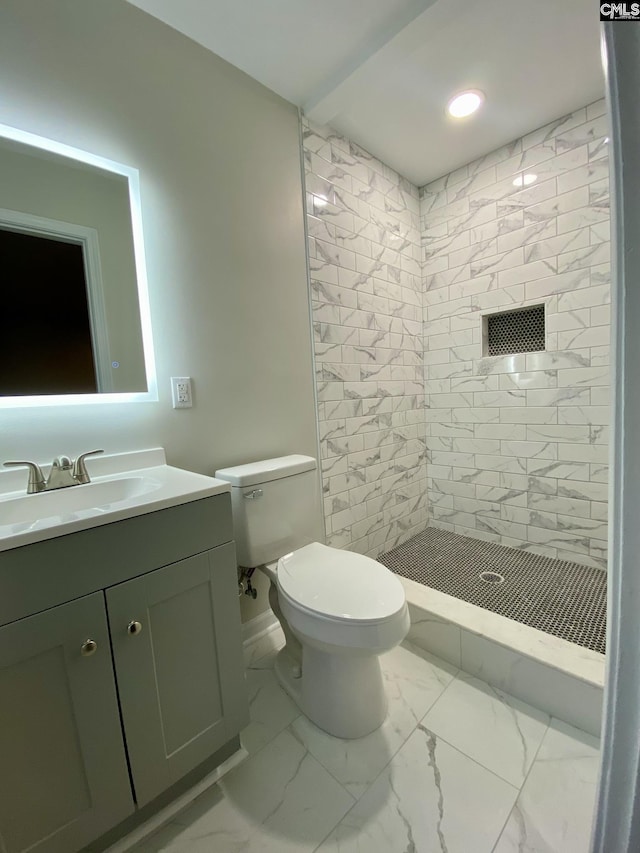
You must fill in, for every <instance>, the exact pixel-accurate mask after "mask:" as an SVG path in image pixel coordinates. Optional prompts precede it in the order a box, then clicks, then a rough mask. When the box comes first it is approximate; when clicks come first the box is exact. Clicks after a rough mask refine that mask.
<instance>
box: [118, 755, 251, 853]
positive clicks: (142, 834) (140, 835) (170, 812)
mask: <svg viewBox="0 0 640 853" xmlns="http://www.w3.org/2000/svg"><path fill="white" fill-rule="evenodd" d="M248 755H249V753H248V752H247V751H246V749H244V748H240V749H239V750H237V751H236V752H234V753H233V755H231V756H230V757H229V758H227V760H226V761H223V762H222V764H221V765H220V766H219V767H216V769H215V770H213V771H212V772H211V773H208V774H207V775H206V776H205V777H204V779H201V780H200V781H199V782H197V783H196V784H195V785H194V786H193V787H192V788H189V790H188V791H185V792H184V794H181V795H180V796H179V797H176V799H175V800H172V802H170V803H169V805H167V806H165V807H164V808H163V809H160V811H159V812H157V813H156V814H154V815H152V816H151V817H150V818H149V820H146V821H145V822H144V823H141V824H140V826H137V827H136V828H135V829H134V830H133V831H132V832H130V833H129V834H128V835H125V837H124V838H121V839H120V841H116V843H115V844H113V845H112V846H111V847H109V848H108V849H107V850H106V851H105V853H126V851H127V850H130V849H131V848H132V847H133V846H134V845H136V844H139V843H140V842H141V841H144V839H145V838H148V837H149V836H150V835H152V834H153V833H154V832H156V830H158V829H160V827H161V826H164V825H165V824H167V823H170V822H171V820H172V819H173V818H174V817H175V816H176V815H177V814H178V813H179V812H181V811H182V810H183V809H184V808H186V806H188V805H190V804H191V803H192V802H193V801H194V800H195V799H196V798H197V797H199V796H200V794H202V793H203V791H206V790H207V789H208V788H211V787H212V786H213V785H215V784H216V783H217V782H219V781H220V780H221V779H222V777H223V776H225V775H226V774H227V773H228V772H229V771H230V770H233V768H234V767H237V766H238V764H240V763H241V762H242V761H244V760H245V758H247V757H248Z"/></svg>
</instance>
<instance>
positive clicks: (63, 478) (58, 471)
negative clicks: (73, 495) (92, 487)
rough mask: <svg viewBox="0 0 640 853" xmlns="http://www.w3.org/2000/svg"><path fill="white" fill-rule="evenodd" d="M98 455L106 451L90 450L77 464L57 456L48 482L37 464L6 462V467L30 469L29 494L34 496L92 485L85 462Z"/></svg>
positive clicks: (81, 455) (64, 457) (80, 457)
mask: <svg viewBox="0 0 640 853" xmlns="http://www.w3.org/2000/svg"><path fill="white" fill-rule="evenodd" d="M98 453H104V450H89V451H88V452H87V453H81V454H80V456H78V458H77V459H76V461H75V462H72V461H71V459H69V457H68V456H56V458H55V459H54V460H53V462H52V464H51V469H50V471H49V476H48V477H47V479H46V480H45V478H44V474H43V473H42V468H41V467H40V466H39V465H36V463H35V462H5V463H4V465H5V467H7V468H10V467H15V466H18V465H21V466H26V467H27V468H28V469H29V480H28V481H27V494H28V495H33V494H36V493H37V492H48V491H50V490H51V489H66V488H67V487H68V486H80V485H82V484H84V483H90V482H91V480H90V478H89V473H88V471H87V466H86V465H85V464H84V460H85V459H86V458H87V456H95V455H96V454H98Z"/></svg>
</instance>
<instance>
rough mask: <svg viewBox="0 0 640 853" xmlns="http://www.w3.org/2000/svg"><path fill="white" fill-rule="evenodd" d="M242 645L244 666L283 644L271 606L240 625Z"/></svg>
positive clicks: (278, 625) (282, 636) (280, 629)
mask: <svg viewBox="0 0 640 853" xmlns="http://www.w3.org/2000/svg"><path fill="white" fill-rule="evenodd" d="M242 645H243V647H244V665H245V667H249V666H251V664H252V663H254V662H255V661H257V660H258V659H259V658H261V657H264V656H265V655H267V654H269V652H271V651H274V650H275V649H279V648H280V647H281V646H282V645H284V635H283V633H282V628H281V627H280V623H279V622H278V620H277V618H276V616H275V614H274V612H273V610H271V608H268V609H267V610H265V612H264V613H261V614H260V615H259V616H256V617H254V618H253V619H250V620H249V621H248V622H245V623H244V624H243V625H242Z"/></svg>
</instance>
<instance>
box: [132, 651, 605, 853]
mask: <svg viewBox="0 0 640 853" xmlns="http://www.w3.org/2000/svg"><path fill="white" fill-rule="evenodd" d="M382 661H383V670H384V675H385V680H386V685H387V691H388V695H389V715H388V719H387V721H386V722H385V723H384V725H383V726H382V728H381V729H380V730H379V731H378V732H374V733H373V734H371V735H369V736H367V737H366V738H362V739H360V740H357V741H343V740H338V739H336V738H332V737H330V736H329V735H327V734H325V733H324V732H322V731H320V730H319V729H317V728H316V727H315V726H314V725H313V724H312V723H310V722H309V721H308V720H307V719H306V718H305V717H303V716H301V715H300V714H299V712H298V709H297V707H296V706H295V705H294V703H293V702H292V701H291V700H290V699H289V697H288V696H287V695H286V694H285V693H284V692H283V691H282V689H281V688H280V686H279V685H278V683H277V681H276V679H275V676H274V674H273V670H272V665H273V654H270V655H268V656H266V657H264V658H263V659H261V660H259V661H257V662H256V663H254V664H252V665H251V667H250V668H249V669H248V670H247V684H248V689H249V694H250V700H251V718H252V722H251V724H250V725H249V726H248V728H247V729H246V730H245V732H244V734H243V738H242V739H243V744H244V746H245V748H246V749H247V750H248V752H249V753H250V757H249V758H248V759H246V760H245V761H244V762H243V763H242V764H240V765H239V766H238V767H236V768H235V769H234V770H232V771H231V772H230V773H229V774H227V775H226V776H225V777H224V778H223V779H222V781H221V782H220V783H218V784H217V785H215V786H214V787H213V788H210V789H209V790H208V791H206V792H205V793H203V794H201V795H200V796H199V797H198V799H197V800H195V801H194V802H193V803H192V804H191V805H190V806H189V807H187V808H186V809H185V810H184V811H182V812H180V813H179V814H178V815H177V816H176V817H175V818H174V819H173V821H172V822H171V823H169V824H166V825H165V826H164V827H163V828H162V829H160V830H159V831H158V832H156V833H155V834H154V835H152V836H150V837H149V838H147V839H146V840H145V841H144V842H143V843H141V844H138V845H137V846H136V847H135V848H133V849H134V850H135V853H152V851H153V853H160V851H162V853H240V851H247V853H258V851H261V853H289V851H316V850H317V851H318V853H587V851H588V847H589V833H590V825H591V815H592V810H593V803H594V797H595V789H596V780H597V773H598V743H597V741H596V740H595V739H594V738H592V737H591V736H589V735H587V734H584V733H583V732H581V731H579V730H577V729H574V728H572V727H571V726H568V725H566V724H565V723H562V722H560V721H558V720H555V719H550V718H549V717H548V715H547V714H544V713H542V712H541V711H538V710H536V709H535V708H532V707H531V706H529V705H526V704H525V703H523V702H520V701H518V700H516V699H514V698H513V697H511V696H508V695H506V694H504V693H502V692H501V691H499V690H496V689H494V688H492V687H490V686H489V685H488V684H486V683H484V682H482V681H479V680H478V679H476V678H472V677H471V676H468V675H466V674H465V673H463V672H458V671H457V670H456V669H454V668H453V667H451V666H450V665H449V664H446V663H444V662H443V661H440V660H438V659H437V658H433V657H430V656H429V655H427V654H426V653H424V652H422V651H420V650H419V649H416V648H414V647H411V646H403V647H400V648H397V649H395V650H394V651H392V652H390V653H389V654H387V655H385V656H384V657H383V659H382Z"/></svg>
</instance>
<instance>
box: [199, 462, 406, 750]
mask: <svg viewBox="0 0 640 853" xmlns="http://www.w3.org/2000/svg"><path fill="white" fill-rule="evenodd" d="M316 467H317V465H316V460H315V459H313V458H312V457H310V456H298V455H296V456H283V457H280V458H278V459H267V460H265V461H262V462H253V463H251V464H249V465H239V466H237V467H234V468H224V469H221V470H219V471H216V477H218V478H219V479H221V480H226V481H227V482H229V483H230V484H231V500H232V507H233V525H234V535H235V540H236V547H237V556H238V564H239V565H240V566H243V567H245V568H253V567H256V566H257V567H259V568H260V569H262V570H263V571H264V572H266V574H267V575H268V576H269V577H270V579H271V588H270V591H269V602H270V604H271V607H272V609H273V611H274V612H275V614H276V616H277V617H278V619H279V620H280V624H281V625H282V628H283V630H284V633H285V637H286V645H285V647H284V648H283V649H282V650H281V651H280V652H279V654H278V657H277V659H276V666H275V669H276V673H277V675H278V678H279V680H280V682H281V684H282V686H283V687H284V689H285V690H286V691H287V692H288V693H289V695H290V696H291V697H292V698H293V699H294V701H295V702H296V703H297V704H298V706H299V707H300V709H301V710H302V711H303V713H304V714H306V716H307V717H309V719H310V720H312V721H313V722H314V723H315V724H316V725H317V726H319V727H320V728H322V729H324V730H325V731H326V732H329V734H332V735H335V736H336V737H340V738H357V737H362V736H363V735H366V734H369V732H372V731H374V730H375V729H377V728H378V727H379V726H380V725H381V723H382V722H383V721H384V718H385V716H386V712H387V699H386V695H385V691H384V685H383V681H382V673H381V671H380V662H379V655H381V654H382V653H383V652H387V651H389V650H390V649H392V648H394V646H396V645H398V643H400V642H401V641H402V640H403V639H404V637H405V636H406V634H407V632H408V630H409V614H408V609H407V604H406V600H405V595H404V589H403V587H402V584H401V583H400V581H399V580H398V578H397V577H396V576H395V575H394V574H393V573H392V572H390V571H389V570H388V569H387V568H385V567H384V566H383V565H381V564H380V563H378V562H376V561H375V560H372V559H370V558H369V557H364V556H362V555H361V554H355V553H353V552H351V551H341V550H339V549H337V548H329V547H327V546H326V545H322V544H320V543H319V542H316V541H314V539H315V538H316V537H317V535H318V530H317V519H318V518H319V491H318V485H317V479H316V477H317V474H316Z"/></svg>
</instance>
